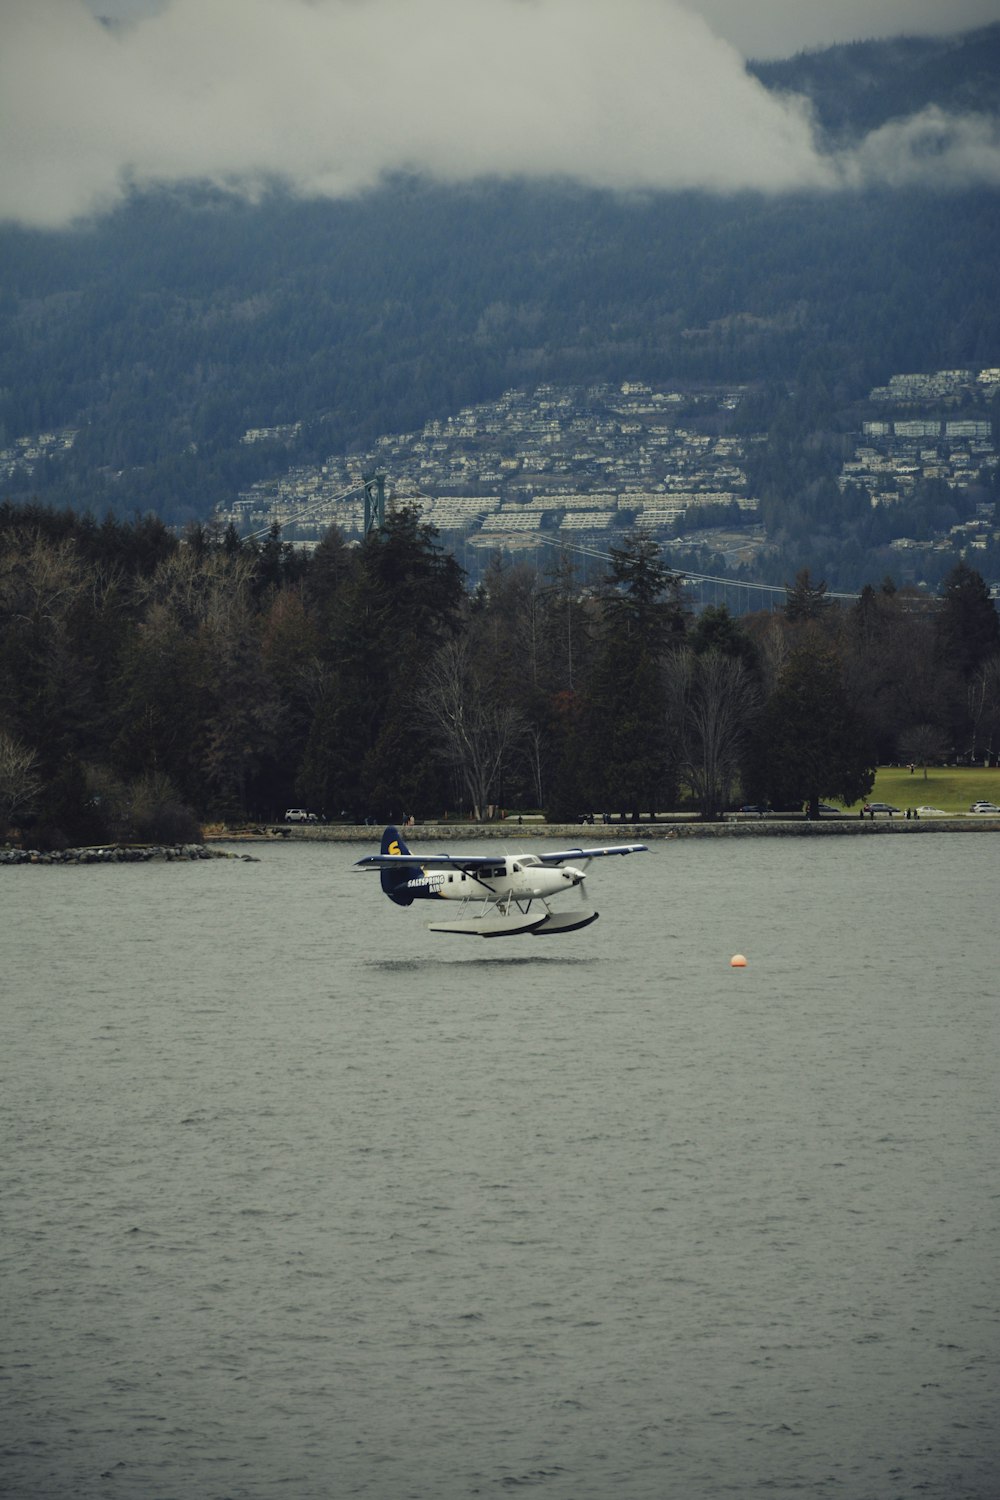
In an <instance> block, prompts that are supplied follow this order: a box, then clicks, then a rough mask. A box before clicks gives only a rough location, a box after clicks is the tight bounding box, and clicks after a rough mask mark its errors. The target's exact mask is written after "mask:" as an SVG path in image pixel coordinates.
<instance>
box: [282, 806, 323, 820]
mask: <svg viewBox="0 0 1000 1500" xmlns="http://www.w3.org/2000/svg"><path fill="white" fill-rule="evenodd" d="M285 822H286V823H318V822H319V819H318V818H317V816H316V814H315V813H311V812H306V810H305V808H304V807H290V808H289V809H288V811H287V812H286V813H285Z"/></svg>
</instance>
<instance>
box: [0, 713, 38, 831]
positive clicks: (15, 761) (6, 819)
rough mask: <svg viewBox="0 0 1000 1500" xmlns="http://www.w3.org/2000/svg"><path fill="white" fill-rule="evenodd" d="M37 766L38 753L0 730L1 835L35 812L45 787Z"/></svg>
mask: <svg viewBox="0 0 1000 1500" xmlns="http://www.w3.org/2000/svg"><path fill="white" fill-rule="evenodd" d="M37 762H38V757H37V755H36V754H35V752H34V750H29V749H28V747H27V746H26V745H22V744H21V742H20V741H19V740H16V739H15V738H14V736H13V735H11V734H7V732H6V731H5V730H3V729H0V833H5V832H6V830H7V828H8V827H9V826H10V825H11V824H12V823H13V822H14V821H15V819H16V818H19V817H23V815H24V814H25V813H29V812H33V811H34V807H35V800H36V798H37V797H38V794H39V792H40V791H41V786H42V783H41V779H40V778H39V776H38V775H36V773H35V766H36V764H37Z"/></svg>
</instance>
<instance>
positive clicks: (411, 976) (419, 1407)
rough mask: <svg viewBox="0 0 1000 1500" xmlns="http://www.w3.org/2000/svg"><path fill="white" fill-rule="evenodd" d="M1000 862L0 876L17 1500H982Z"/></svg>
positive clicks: (6, 1327)
mask: <svg viewBox="0 0 1000 1500" xmlns="http://www.w3.org/2000/svg"><path fill="white" fill-rule="evenodd" d="M452 847H453V846H452ZM998 847H1000V845H998V843H997V840H996V839H994V838H991V837H990V836H989V835H983V834H977V835H958V834H955V835H949V834H942V835H940V836H934V837H921V838H919V839H914V838H907V837H905V836H897V837H895V838H884V839H863V840H859V839H850V838H845V839H842V840H841V839H836V838H833V839H831V838H826V839H824V840H823V841H822V843H820V842H819V841H816V842H814V841H812V840H801V839H795V840H787V841H784V840H775V841H773V842H772V841H770V840H754V841H742V840H740V841H727V840H721V841H704V842H701V841H690V842H687V841H686V842H684V843H683V844H680V843H675V844H658V845H654V846H653V848H652V850H651V852H650V853H649V854H648V855H641V856H639V857H637V858H634V859H628V860H622V861H612V862H608V863H607V864H605V865H598V866H596V867H594V870H593V874H592V886H593V890H594V895H595V897H596V904H597V906H598V908H599V909H600V910H601V912H602V919H601V921H600V922H598V923H597V924H596V925H595V926H593V927H591V928H588V929H587V930H586V931H584V932H581V933H577V934H575V935H573V936H567V937H565V938H554V939H548V940H543V941H540V940H538V939H534V938H531V937H525V938H516V939H510V940H501V941H499V942H494V943H484V942H481V941H472V940H466V939H457V938H452V937H446V936H431V935H429V934H427V933H426V932H425V931H424V928H423V923H422V920H421V914H420V909H419V908H412V909H411V910H409V911H401V910H398V909H396V908H394V907H392V906H391V905H390V904H389V903H388V902H386V901H384V900H383V899H382V898H381V895H380V893H379V891H378V884H377V881H376V880H375V878H374V877H373V876H369V875H360V874H356V873H354V872H352V871H351V870H350V863H351V861H352V859H353V858H355V857H356V856H357V855H358V854H359V853H360V852H362V850H361V849H360V848H359V847H353V846H344V845H303V844H296V845H293V846H287V845H286V846H267V847H262V848H260V849H258V850H257V851H256V852H258V853H259V855H260V862H259V863H257V864H247V863H243V862H237V861H212V862H202V863H197V864H194V865H149V866H142V867H115V866H109V867H90V868H85V869H64V868H49V869H45V868H32V869H22V870H12V871H7V872H3V873H2V884H0V900H2V916H0V922H2V927H0V974H2V978H0V984H2V991H3V999H2V1011H0V1014H2V1017H3V1049H2V1054H0V1069H2V1093H0V1128H2V1145H3V1149H2V1159H0V1172H2V1199H0V1203H2V1214H3V1234H2V1239H0V1274H2V1296H3V1308H2V1314H3V1323H2V1337H3V1341H4V1355H3V1366H2V1369H0V1452H2V1457H0V1490H2V1491H3V1493H5V1494H11V1495H13V1496H17V1497H19V1500H20V1497H24V1500H29V1497H46V1500H47V1497H60V1500H61V1497H73V1496H80V1497H87V1500H91V1497H101V1500H104V1497H115V1500H160V1497H163V1500H166V1497H184V1500H188V1497H199V1500H200V1497H206V1500H216V1497H218V1500H222V1497H232V1500H237V1497H253V1500H258V1497H271V1496H281V1495H286V1496H289V1497H294V1500H319V1497H336V1500H339V1497H342V1496H355V1495H358V1496H369V1497H376V1500H404V1497H421V1500H423V1497H426V1500H452V1497H464V1496H473V1495H485V1496H488V1495H491V1494H493V1495H497V1494H501V1493H503V1492H504V1491H506V1490H508V1489H516V1488H519V1487H521V1486H524V1487H532V1486H533V1487H534V1488H535V1489H537V1490H538V1491H539V1492H540V1493H543V1494H546V1495H549V1496H551V1497H558V1500H567V1497H573V1500H609V1497H623V1500H639V1497H643V1500H645V1497H650V1500H654V1497H657V1500H659V1497H683V1500H717V1497H720V1496H726V1495H733V1496H739V1497H742V1496H751V1495H756V1494H766V1495H768V1496H786V1495H787V1496H792V1495H795V1496H802V1495H805V1496H807V1497H820V1496H828V1495H829V1496H838V1497H845V1500H868V1497H871V1500H888V1497H895V1496H912V1495H914V1494H919V1495H921V1496H925V1497H926V1496H929V1497H948V1500H987V1497H989V1500H994V1497H995V1496H996V1494H997V1493H998V1492H1000V1483H998V1472H1000V1469H998V1462H997V1459H998V1442H997V1436H996V1433H997V1420H996V1417H997V1394H998V1382H997V1373H998V1344H1000V1339H998V1323H1000V1314H998V1303H1000V1293H998V1283H997V1265H998V1237H997V1224H998V1211H997V1210H998V1183H997V1168H996V1159H997V1020H996V1018H997V975H998V969H1000V939H998V935H997V924H996V908H997V895H996V884H997V878H996V875H997V850H998ZM736 951H740V952H743V953H744V954H746V956H747V958H748V966H747V968H746V969H745V970H742V971H741V970H733V969H731V968H730V966H729V958H730V956H731V955H732V954H733V953H734V952H736Z"/></svg>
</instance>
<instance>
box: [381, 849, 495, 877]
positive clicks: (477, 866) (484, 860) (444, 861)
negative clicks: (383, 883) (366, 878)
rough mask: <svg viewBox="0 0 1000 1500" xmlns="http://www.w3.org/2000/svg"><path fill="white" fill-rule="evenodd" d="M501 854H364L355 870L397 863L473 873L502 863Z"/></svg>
mask: <svg viewBox="0 0 1000 1500" xmlns="http://www.w3.org/2000/svg"><path fill="white" fill-rule="evenodd" d="M503 862H504V855H502V854H413V853H410V854H366V855H365V856H364V858H363V859H358V860H355V862H354V868H355V869H356V870H391V869H392V868H393V867H394V866H398V865H419V866H420V868H421V869H422V870H464V871H465V872H466V874H470V875H474V874H475V873H476V871H477V870H482V869H484V868H485V867H486V866H487V865H490V866H492V865H502V864H503Z"/></svg>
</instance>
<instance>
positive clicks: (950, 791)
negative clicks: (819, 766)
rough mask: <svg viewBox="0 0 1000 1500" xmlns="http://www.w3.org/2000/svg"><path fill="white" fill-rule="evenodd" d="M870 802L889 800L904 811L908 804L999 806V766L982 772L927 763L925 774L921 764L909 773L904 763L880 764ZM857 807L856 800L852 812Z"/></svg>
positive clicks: (961, 809) (955, 809)
mask: <svg viewBox="0 0 1000 1500" xmlns="http://www.w3.org/2000/svg"><path fill="white" fill-rule="evenodd" d="M866 800H867V799H866ZM871 801H872V802H891V803H892V804H893V806H895V807H901V808H902V809H903V811H904V812H905V811H906V809H907V808H908V807H940V808H941V809H942V811H943V812H947V813H965V812H968V811H969V808H970V807H971V806H972V804H973V802H995V803H996V804H997V806H998V807H1000V767H993V768H991V769H990V770H988V771H984V770H983V769H982V767H976V766H968V767H966V766H928V767H927V774H926V777H925V775H924V772H923V770H922V769H921V767H920V766H918V767H917V769H916V770H915V771H914V773H913V775H912V776H911V775H910V773H909V771H908V770H907V768H906V766H879V768H878V772H877V774H876V776H875V786H874V789H873V791H872V793H871ZM858 806H859V804H858V803H855V804H854V808H853V811H855V812H856V811H857V809H858ZM850 810H851V809H848V811H850Z"/></svg>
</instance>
